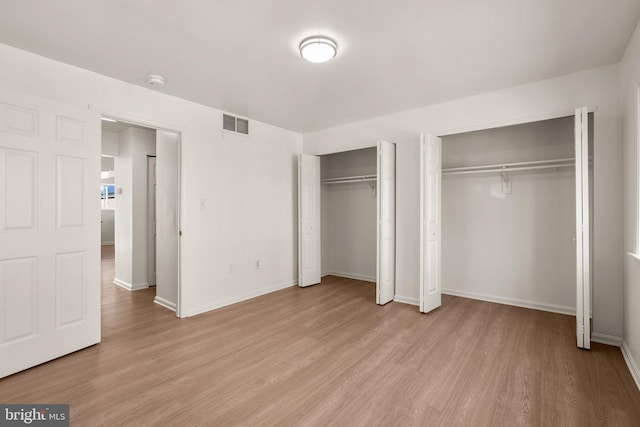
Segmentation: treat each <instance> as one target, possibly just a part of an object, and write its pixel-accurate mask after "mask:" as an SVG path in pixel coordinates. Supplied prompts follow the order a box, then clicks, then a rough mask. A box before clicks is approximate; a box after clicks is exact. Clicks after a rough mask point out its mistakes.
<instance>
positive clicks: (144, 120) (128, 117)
mask: <svg viewBox="0 0 640 427" xmlns="http://www.w3.org/2000/svg"><path fill="white" fill-rule="evenodd" d="M88 109H89V110H91V111H96V112H97V113H99V114H100V116H101V117H109V118H113V119H115V120H118V121H120V122H124V123H129V124H132V125H137V126H143V127H148V128H151V129H155V130H159V131H165V132H171V133H175V134H177V135H178V158H177V162H178V165H177V166H178V206H177V215H178V230H179V233H180V236H179V237H178V260H177V261H178V301H177V302H176V317H178V318H181V319H182V318H185V317H187V316H186V310H185V309H184V307H183V302H184V300H185V298H184V290H183V289H182V228H183V224H182V218H183V217H184V215H183V210H184V204H185V203H184V188H183V182H184V179H183V176H182V170H183V168H182V135H183V134H184V132H185V130H186V126H181V125H176V124H172V123H166V122H163V121H159V120H156V119H153V118H149V117H141V116H136V115H134V114H129V113H126V112H123V111H119V110H113V109H110V108H107V107H101V106H98V105H91V104H89V105H88Z"/></svg>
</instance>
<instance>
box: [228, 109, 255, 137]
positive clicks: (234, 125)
mask: <svg viewBox="0 0 640 427" xmlns="http://www.w3.org/2000/svg"><path fill="white" fill-rule="evenodd" d="M222 128H223V129H224V130H228V131H230V132H237V133H241V134H243V135H249V120H248V119H241V118H240V117H235V116H231V115H229V114H222Z"/></svg>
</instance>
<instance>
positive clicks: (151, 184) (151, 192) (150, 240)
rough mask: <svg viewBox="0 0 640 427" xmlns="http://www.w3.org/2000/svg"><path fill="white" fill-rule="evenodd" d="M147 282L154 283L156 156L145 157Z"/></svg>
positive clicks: (152, 284) (151, 284)
mask: <svg viewBox="0 0 640 427" xmlns="http://www.w3.org/2000/svg"><path fill="white" fill-rule="evenodd" d="M147 282H148V283H149V286H155V285H156V158H155V157H154V156H148V157H147Z"/></svg>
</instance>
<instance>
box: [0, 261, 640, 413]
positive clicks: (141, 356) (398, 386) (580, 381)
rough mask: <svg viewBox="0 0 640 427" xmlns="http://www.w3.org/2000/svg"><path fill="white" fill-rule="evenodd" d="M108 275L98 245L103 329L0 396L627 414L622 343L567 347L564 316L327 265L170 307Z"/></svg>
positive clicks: (241, 406)
mask: <svg viewBox="0 0 640 427" xmlns="http://www.w3.org/2000/svg"><path fill="white" fill-rule="evenodd" d="M108 249H109V248H107V250H108ZM112 280H113V257H112V255H109V254H107V256H106V257H105V258H104V259H103V285H102V286H103V290H102V322H103V323H102V325H103V326H102V333H103V341H102V343H101V344H99V345H96V346H93V347H91V348H88V349H85V350H82V351H79V352H76V353H74V354H71V355H69V356H65V357H63V358H60V359H57V360H55V361H52V362H49V363H46V364H43V365H41V366H38V367H35V368H33V369H30V370H28V371H25V372H22V373H18V374H16V375H13V376H11V377H8V378H5V379H3V380H0V402H1V403H69V404H70V405H71V425H72V426H85V425H86V426H128V425H130V426H147V425H148V426H152V425H163V426H173V425H182V426H190V425H210V426H227V425H244V426H249V425H251V426H253V425H256V426H263V425H264V426H273V425H277V426H289V425H304V426H307V425H308V426H326V425H336V426H372V425H373V426H376V425H380V426H387V425H403V426H405V425H416V426H438V425H446V426H458V425H460V426H515V425H536V426H538V425H541V426H591V425H594V426H595V425H611V426H638V425H640V392H639V391H638V389H637V388H636V386H635V384H634V382H633V380H632V378H631V375H630V374H629V371H628V370H627V367H626V365H625V363H624V361H623V358H622V355H621V353H620V350H619V349H618V348H614V347H610V346H605V345H600V344H594V345H593V349H592V350H591V351H584V350H578V349H577V348H576V347H575V344H574V341H575V331H574V324H575V320H574V318H573V317H570V316H564V315H559V314H553V313H546V312H542V311H535V310H528V309H523V308H517V307H510V306H506V305H500V304H493V303H486V302H480V301H474V300H469V299H464V298H457V297H451V296H443V306H442V307H441V308H439V309H438V310H436V311H435V312H433V313H430V314H427V315H424V314H422V315H421V314H420V313H418V309H417V307H413V306H409V305H405V304H399V303H389V304H387V305H385V306H383V307H379V306H376V305H375V290H374V286H373V284H371V283H366V282H360V281H356V280H350V279H342V278H337V277H327V278H325V280H323V283H322V284H321V285H317V286H313V287H310V288H304V289H301V288H296V287H292V288H288V289H285V290H282V291H279V292H275V293H272V294H268V295H265V296H262V297H259V298H255V299H252V300H249V301H245V302H242V303H239V304H235V305H233V306H229V307H225V308H222V309H219V310H216V311H214V312H210V313H206V314H203V315H200V316H196V317H193V318H189V319H182V320H180V319H176V318H175V317H174V314H173V313H172V312H170V311H168V310H166V309H164V308H162V307H160V306H158V305H156V304H153V303H152V301H153V297H154V291H153V290H152V289H150V290H144V291H138V292H134V293H130V292H127V291H125V290H124V289H120V288H119V287H117V286H115V285H113V284H112V283H111V281H112Z"/></svg>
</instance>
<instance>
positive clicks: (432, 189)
mask: <svg viewBox="0 0 640 427" xmlns="http://www.w3.org/2000/svg"><path fill="white" fill-rule="evenodd" d="M441 177H442V140H441V139H440V138H438V137H436V136H434V135H429V134H427V135H426V136H425V135H421V157H420V181H421V182H420V188H421V191H420V194H421V206H420V220H421V225H420V230H421V233H420V282H421V283H420V311H421V312H423V313H428V312H430V311H431V310H434V309H436V308H438V307H440V305H441V304H442V283H441V282H442V279H441V269H442V266H441V265H442V261H441V241H442V239H441V235H442V222H441V188H442V182H441Z"/></svg>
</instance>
